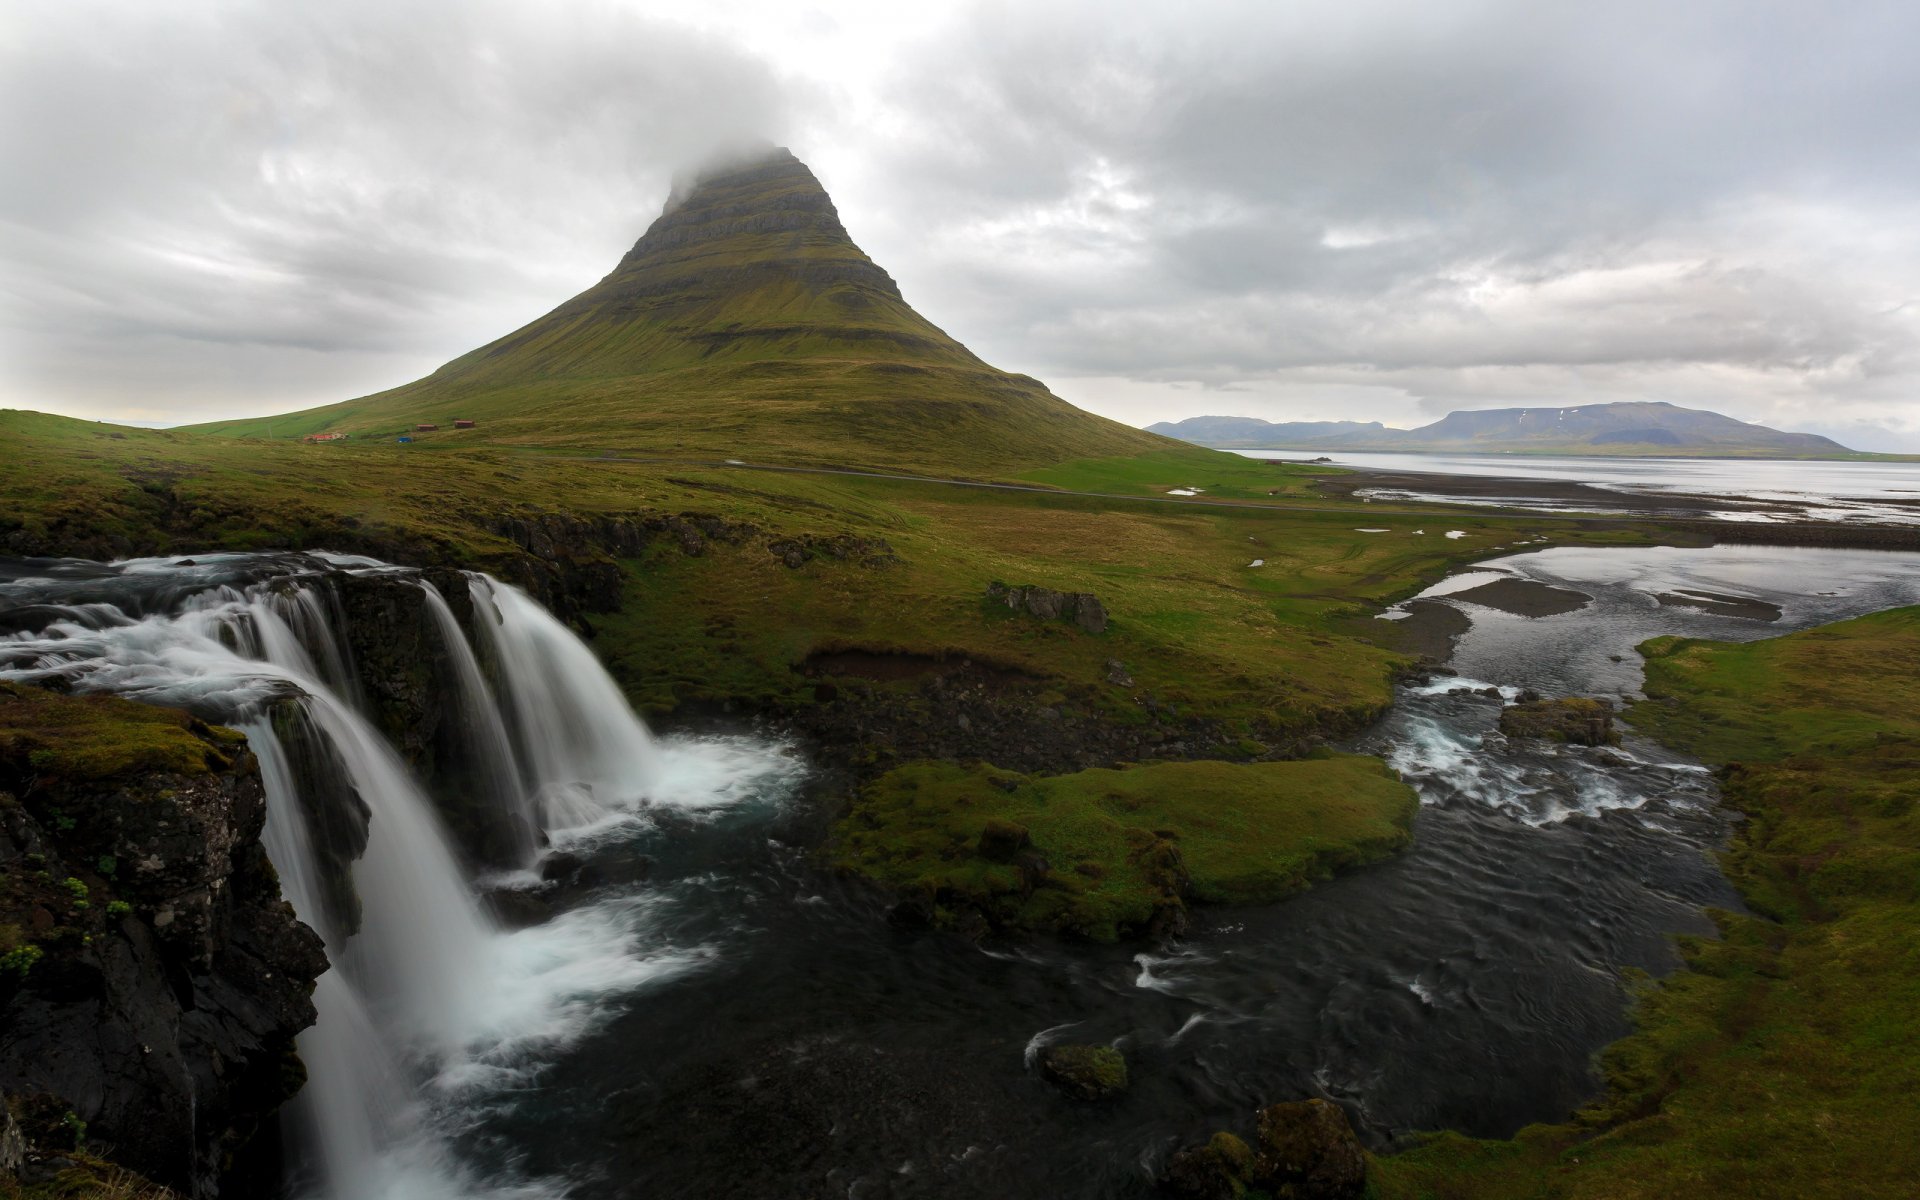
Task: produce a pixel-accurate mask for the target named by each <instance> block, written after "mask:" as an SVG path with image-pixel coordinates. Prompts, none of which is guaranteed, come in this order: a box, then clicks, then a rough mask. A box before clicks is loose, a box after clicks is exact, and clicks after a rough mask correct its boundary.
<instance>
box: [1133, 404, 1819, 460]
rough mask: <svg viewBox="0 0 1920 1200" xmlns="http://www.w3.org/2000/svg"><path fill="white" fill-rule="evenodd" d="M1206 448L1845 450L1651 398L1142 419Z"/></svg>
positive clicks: (1627, 452)
mask: <svg viewBox="0 0 1920 1200" xmlns="http://www.w3.org/2000/svg"><path fill="white" fill-rule="evenodd" d="M1150 428H1151V430H1152V431H1153V432H1155V433H1164V434H1166V435H1167V436H1169V437H1176V438H1180V439H1181V440H1183V441H1190V442H1200V443H1203V444H1205V445H1209V446H1237V447H1242V448H1254V447H1273V448H1275V449H1281V448H1289V447H1291V448H1298V449H1314V450H1412V451H1423V450H1425V451H1441V450H1450V451H1456V452H1458V451H1473V452H1495V453H1515V452H1518V453H1534V454H1607V455H1621V456H1631V455H1646V456H1653V455H1708V456H1714V455H1718V456H1737V457H1754V458H1796V457H1799V458H1822V457H1828V456H1832V455H1844V454H1852V453H1853V451H1851V450H1849V449H1847V447H1845V446H1842V445H1841V444H1840V443H1839V442H1836V441H1833V440H1832V439H1830V438H1824V437H1821V436H1820V435H1818V434H1813V433H1786V432H1783V431H1782V430H1778V429H1769V428H1768V427H1766V426H1765V425H1754V424H1750V423H1748V422H1746V421H1736V420H1735V419H1733V418H1732V417H1728V416H1723V415H1721V414H1720V413H1716V412H1708V411H1706V410H1705V409H1699V408H1681V407H1680V406H1678V405H1675V404H1665V403H1660V402H1654V401H1643V402H1624V403H1617V404H1583V405H1579V406H1577V407H1573V408H1489V409H1471V410H1465V411H1461V412H1451V413H1448V414H1447V415H1446V416H1444V417H1442V418H1441V419H1440V420H1438V421H1435V422H1434V423H1433V424H1431V425H1422V426H1421V427H1420V428H1418V429H1393V428H1390V427H1386V426H1382V425H1380V424H1378V423H1375V422H1367V423H1364V424H1363V423H1361V422H1358V421H1293V422H1286V423H1281V424H1275V423H1272V422H1268V421H1260V420H1256V419H1254V418H1252V417H1189V418H1187V419H1186V420H1184V421H1179V422H1175V423H1168V422H1161V423H1160V424H1158V425H1154V426H1151V427H1150Z"/></svg>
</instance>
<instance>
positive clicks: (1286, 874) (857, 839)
mask: <svg viewBox="0 0 1920 1200" xmlns="http://www.w3.org/2000/svg"><path fill="white" fill-rule="evenodd" d="M1417 804H1418V802H1417V800H1416V799H1415V797H1414V794H1413V791H1412V789H1410V788H1408V787H1407V786H1406V785H1405V784H1403V783H1401V782H1400V781H1399V780H1398V779H1397V778H1396V777H1395V776H1394V775H1393V773H1392V772H1391V771H1389V770H1388V769H1387V768H1386V765H1385V764H1383V763H1382V762H1380V761H1379V760H1378V759H1374V758H1365V757H1360V756H1357V755H1337V756H1333V757H1328V758H1318V759H1306V760H1300V761H1294V762H1261V763H1226V762H1184V763H1162V764H1156V765H1152V766H1144V767H1135V768H1131V769H1125V770H1089V771H1080V772H1077V773H1075V774H1071V775H1058V776H1051V777H1032V776H1025V775H1018V774H1014V773H1012V772H1007V771H1000V770H996V769H994V768H991V767H985V766H972V767H962V766H956V765H953V764H950V763H915V764H912V765H909V766H905V767H901V768H899V769H897V770H894V771H891V772H889V773H887V774H886V775H884V776H882V777H881V778H880V779H878V780H876V781H875V782H873V783H872V784H870V785H869V786H868V787H866V788H865V789H864V790H863V791H862V792H861V793H860V795H859V797H858V799H857V800H856V801H855V804H854V806H853V809H852V811H851V812H849V813H848V814H847V815H846V816H845V817H844V818H843V819H842V820H841V822H840V824H839V825H838V827H837V828H836V836H835V841H834V845H833V856H834V861H835V863H836V864H837V865H838V866H840V867H841V868H843V869H846V870H850V871H853V872H856V873H858V874H860V875H863V876H866V877H868V878H870V879H873V880H875V881H877V882H879V883H881V884H884V885H886V886H887V887H889V888H891V889H894V890H897V891H899V892H902V893H905V894H907V895H909V896H911V897H915V898H917V899H919V900H920V901H922V902H923V903H924V905H925V906H926V907H925V911H926V912H927V914H928V915H929V916H930V917H931V918H932V919H933V921H934V923H935V924H936V925H954V924H956V923H964V922H966V921H970V920H973V919H975V917H974V915H975V914H978V915H979V916H982V917H984V918H985V919H986V920H987V922H988V923H989V924H990V925H992V926H994V927H996V928H1003V929H1021V930H1033V929H1049V930H1060V931H1063V932H1068V933H1072V934H1076V935H1079V936H1082V937H1088V938H1093V939H1096V940H1100V941H1112V940H1113V939H1115V938H1117V937H1119V936H1120V935H1121V934H1123V933H1125V932H1128V931H1131V930H1138V929H1141V928H1145V927H1147V926H1148V925H1150V924H1152V923H1154V922H1156V921H1161V920H1164V919H1166V914H1167V913H1169V912H1177V911H1179V908H1180V906H1181V905H1182V903H1183V902H1184V901H1185V900H1187V899H1192V900H1198V901H1203V902H1214V903H1256V902H1260V901H1268V900H1277V899H1280V898H1282V897H1284V896H1288V895H1291V894H1292V893H1294V892H1297V891H1300V890H1301V889H1303V888H1305V887H1307V886H1308V885H1310V884H1312V883H1314V882H1316V881H1318V880H1321V879H1325V878H1327V877H1328V876H1329V875H1331V874H1332V873H1333V872H1334V871H1335V870H1338V869H1340V868H1343V867H1351V866H1357V865H1360V864H1363V863H1368V862H1373V861H1376V860H1378V859H1381V858H1384V857H1386V856H1387V855H1389V854H1392V853H1394V852H1395V851H1397V850H1399V849H1400V848H1402V847H1403V846H1405V845H1406V843H1407V840H1408V837H1409V834H1408V825H1409V823H1410V821H1411V820H1412V817H1413V812H1414V809H1415V808H1416V807H1417Z"/></svg>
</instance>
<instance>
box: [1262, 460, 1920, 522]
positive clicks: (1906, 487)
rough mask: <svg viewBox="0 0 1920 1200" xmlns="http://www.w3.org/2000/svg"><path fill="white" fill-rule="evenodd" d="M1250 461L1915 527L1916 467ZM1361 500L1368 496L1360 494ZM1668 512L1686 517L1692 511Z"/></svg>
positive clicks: (1405, 493)
mask: <svg viewBox="0 0 1920 1200" xmlns="http://www.w3.org/2000/svg"><path fill="white" fill-rule="evenodd" d="M1234 453H1237V454H1242V455H1245V456H1247V457H1249V458H1260V459H1271V458H1285V459H1293V460H1301V459H1306V458H1312V457H1316V456H1318V455H1320V454H1322V453H1324V454H1325V455H1326V457H1327V458H1328V459H1330V460H1331V461H1332V462H1333V464H1334V465H1336V466H1342V467H1351V468H1353V469H1355V470H1360V471H1383V472H1393V473H1402V472H1404V473H1415V474H1430V475H1466V476H1478V477H1493V478H1505V479H1513V480H1532V481H1536V482H1539V483H1542V484H1586V485H1588V486H1591V487H1594V488H1598V489H1601V490H1602V491H1612V492H1617V493H1622V494H1632V495H1638V496H1645V497H1651V498H1653V499H1656V500H1658V499H1659V498H1661V497H1674V498H1676V500H1677V498H1679V497H1696V496H1697V497H1707V498H1709V499H1712V500H1717V501H1718V502H1719V503H1718V504H1717V505H1716V506H1715V509H1714V511H1712V512H1710V513H1704V514H1699V515H1711V516H1713V517H1716V518H1719V519H1722V520H1747V521H1778V520H1820V521H1860V522H1866V523H1873V524H1895V525H1920V462H1873V461H1862V462H1853V461H1805V460H1799V459H1792V460H1789V459H1763V458H1626V457H1597V456H1586V457H1583V456H1579V455H1544V454H1390V453H1381V452H1371V451H1347V450H1328V451H1315V450H1285V451H1276V450H1236V451H1234ZM1361 494H1367V493H1364V492H1363V493H1361ZM1372 494H1373V495H1375V496H1376V497H1377V498H1379V499H1403V500H1443V501H1446V502H1448V503H1454V504H1461V503H1468V504H1473V503H1480V504H1486V503H1496V502H1495V501H1491V500H1487V499H1475V498H1471V497H1461V496H1452V495H1446V494H1444V489H1436V490H1435V491H1431V492H1428V491H1422V490H1421V489H1420V488H1418V487H1417V486H1415V487H1396V488H1393V489H1387V490H1379V491H1375V492H1373V493H1372ZM1497 503H1499V504H1502V505H1511V506H1515V507H1523V508H1536V509H1541V510H1543V511H1601V510H1604V509H1605V503H1604V501H1601V502H1600V503H1598V504H1593V503H1589V502H1586V501H1579V502H1574V501H1570V500H1568V499H1567V498H1566V497H1564V496H1562V495H1559V494H1556V493H1555V492H1554V491H1553V490H1551V489H1550V488H1548V489H1543V490H1542V492H1541V494H1539V495H1536V496H1529V495H1527V494H1526V491H1525V488H1524V487H1521V488H1517V489H1516V490H1515V494H1514V495H1512V496H1505V497H1501V498H1500V499H1499V500H1498V501H1497ZM1676 511H1685V512H1687V513H1688V514H1690V515H1692V514H1694V513H1695V512H1696V511H1697V506H1696V505H1691V504H1689V505H1686V506H1685V507H1684V509H1683V508H1682V507H1681V506H1680V505H1678V504H1677V503H1676Z"/></svg>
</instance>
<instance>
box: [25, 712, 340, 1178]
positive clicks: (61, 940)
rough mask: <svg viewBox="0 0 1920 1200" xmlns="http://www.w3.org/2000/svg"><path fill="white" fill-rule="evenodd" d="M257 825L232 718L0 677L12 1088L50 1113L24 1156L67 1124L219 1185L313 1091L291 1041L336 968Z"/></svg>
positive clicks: (141, 1163) (253, 777)
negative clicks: (287, 1107)
mask: <svg viewBox="0 0 1920 1200" xmlns="http://www.w3.org/2000/svg"><path fill="white" fill-rule="evenodd" d="M265 820H266V800H265V793H264V791H263V789H262V786H261V782H260V778H259V773H258V770H257V767H256V764H255V762H254V760H253V757H252V755H251V754H249V753H248V751H247V748H246V745H245V742H244V741H243V740H242V739H241V738H240V737H239V735H238V734H235V733H233V732H231V731H228V730H221V729H216V728H212V727H209V726H206V725H204V724H202V723H200V722H199V721H197V720H195V719H193V718H192V717H190V716H188V715H186V714H184V713H179V712H174V711H172V710H168V709H158V708H151V707H147V706H144V705H138V704H134V703H132V702H129V701H123V700H118V699H113V698H109V697H91V696H90V697H71V696H59V695H55V694H53V693H50V692H44V691H41V690H39V689H36V688H29V687H21V686H18V685H11V684H0V943H3V944H0V964H4V965H3V966H0V1089H4V1091H5V1092H6V1093H7V1094H8V1095H9V1096H10V1097H12V1098H13V1099H14V1102H15V1103H16V1104H17V1105H20V1106H22V1108H23V1110H24V1111H28V1112H30V1113H33V1114H38V1115H39V1116H40V1117H43V1118H46V1119H45V1120H42V1121H41V1122H40V1123H39V1127H38V1128H40V1130H41V1135H42V1136H39V1137H37V1136H36V1128H37V1127H36V1125H35V1123H34V1122H33V1121H32V1120H29V1121H27V1122H24V1123H23V1127H24V1129H25V1133H26V1136H27V1139H28V1141H29V1142H31V1143H33V1144H32V1145H30V1146H29V1147H28V1148H27V1151H26V1153H27V1156H28V1158H29V1159H31V1158H32V1157H33V1156H34V1155H35V1153H36V1150H38V1149H39V1148H40V1147H41V1144H42V1142H43V1140H44V1139H45V1137H46V1136H47V1131H52V1132H53V1133H54V1134H58V1133H59V1131H60V1130H65V1131H66V1134H64V1135H61V1136H63V1137H64V1138H65V1139H66V1140H67V1141H69V1142H71V1143H76V1144H77V1143H78V1142H79V1141H80V1140H81V1139H83V1138H84V1141H85V1143H86V1145H87V1146H88V1148H90V1149H93V1150H95V1151H96V1152H102V1153H105V1154H106V1155H107V1156H109V1157H111V1159H112V1160H113V1161H114V1162H116V1163H119V1164H121V1165H123V1166H125V1167H127V1168H129V1169H131V1170H133V1171H136V1172H138V1173H139V1174H141V1175H144V1176H146V1177H148V1178H151V1179H153V1180H155V1181H158V1182H160V1183H163V1184H166V1185H168V1186H171V1187H174V1188H176V1189H178V1190H179V1191H181V1192H183V1193H185V1194H187V1195H189V1196H193V1197H210V1196H215V1195H219V1194H221V1191H222V1184H223V1179H224V1178H225V1177H227V1176H228V1175H229V1174H230V1171H231V1169H232V1164H233V1162H234V1160H235V1158H236V1156H237V1155H241V1156H243V1151H244V1150H245V1148H246V1147H247V1145H248V1143H249V1142H250V1141H251V1140H252V1139H253V1138H254V1136H255V1135H256V1134H257V1133H259V1132H260V1131H261V1130H262V1129H263V1128H264V1127H267V1126H268V1123H269V1122H270V1121H271V1120H272V1117H273V1114H274V1113H275V1111H276V1110H277V1109H278V1108H279V1106H280V1105H281V1104H282V1103H283V1102H284V1101H285V1100H286V1099H287V1098H288V1097H290V1096H291V1095H292V1094H293V1093H294V1092H295V1091H296V1090H297V1089H298V1088H299V1087H300V1085H301V1083H302V1081H303V1080H304V1077H305V1073H304V1070H303V1069H302V1067H301V1064H300V1061H299V1059H298V1057H297V1056H296V1055H295V1053H294V1036H295V1035H296V1034H297V1033H298V1032H299V1031H300V1030H302V1029H304V1028H305V1027H306V1026H308V1025H310V1024H311V1023H312V1022H313V1019H314V1008H313V1002H312V990H313V985H314V981H315V979H317V978H318V976H319V975H320V974H321V973H322V972H323V971H324V970H325V969H326V965H327V964H326V959H325V956H324V954H323V952H322V948H321V945H320V939H319V938H318V937H317V936H316V935H315V934H314V933H313V932H312V931H311V930H309V929H308V928H307V927H306V926H304V925H302V924H301V923H300V922H299V921H298V920H297V919H296V918H295V916H294V913H293V910H292V908H291V906H289V905H288V904H287V903H286V902H285V901H284V900H282V899H281V896H280V887H279V880H278V877H277V876H276V875H275V873H274V870H273V866H272V864H271V863H270V862H268V860H267V856H266V851H265V849H264V848H263V847H262V846H261V844H260V834H261V831H262V828H263V826H264V823H265ZM49 1114H51V1115H49ZM73 1148H75V1146H74V1145H66V1146H60V1145H55V1146H51V1147H48V1148H47V1149H49V1150H52V1151H60V1150H68V1149H73ZM228 1194H232V1192H231V1191H230V1192H229V1193H228Z"/></svg>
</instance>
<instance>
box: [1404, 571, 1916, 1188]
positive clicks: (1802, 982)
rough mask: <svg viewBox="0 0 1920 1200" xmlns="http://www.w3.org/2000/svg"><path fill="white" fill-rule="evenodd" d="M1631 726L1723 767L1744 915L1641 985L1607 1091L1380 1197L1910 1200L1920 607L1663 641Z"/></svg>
mask: <svg viewBox="0 0 1920 1200" xmlns="http://www.w3.org/2000/svg"><path fill="white" fill-rule="evenodd" d="M1641 649H1642V653H1643V654H1645V655H1646V656H1647V659H1648V662H1647V693H1648V695H1649V697H1650V699H1648V700H1647V701H1645V702H1643V703H1641V704H1638V705H1636V706H1635V707H1634V708H1633V709H1632V710H1631V712H1630V713H1629V714H1628V715H1629V719H1630V720H1631V721H1632V722H1633V723H1634V724H1635V725H1636V726H1638V727H1639V728H1641V729H1643V730H1645V731H1646V732H1648V733H1651V734H1653V735H1654V736H1656V737H1658V738H1660V739H1661V740H1662V741H1664V742H1666V743H1668V744H1669V745H1672V746H1675V747H1677V748H1680V749H1683V750H1686V751H1688V752H1690V753H1693V754H1697V755H1699V756H1700V757H1702V758H1704V759H1707V760H1708V761H1710V762H1714V763H1717V764H1720V765H1722V766H1723V768H1724V771H1723V780H1724V793H1725V803H1726V804H1727V805H1728V806H1729V807H1732V808H1735V809H1738V810H1740V811H1741V812H1743V813H1745V814H1746V815H1747V823H1746V825H1745V827H1744V828H1743V830H1742V831H1741V834H1740V835H1739V837H1738V839H1737V841H1736V843H1735V845H1734V847H1733V848H1732V850H1731V851H1730V852H1729V853H1728V854H1727V856H1726V858H1725V860H1724V864H1725V868H1726V871H1727V875H1728V877H1729V878H1730V879H1731V880H1732V881H1733V882H1734V883H1735V884H1736V885H1737V886H1738V887H1739V889H1740V892H1741V895H1742V896H1743V897H1744V898H1745V899H1746V902H1747V904H1748V905H1749V906H1750V907H1751V908H1752V909H1753V911H1754V914H1755V915H1753V916H1737V915H1733V914H1721V915H1719V921H1720V925H1721V928H1722V931H1723V934H1724V936H1723V938H1722V939H1721V940H1719V941H1709V940H1703V939H1690V940H1689V941H1688V942H1687V944H1686V947H1685V949H1686V952H1687V957H1688V963H1689V966H1690V968H1691V969H1690V970H1688V971H1685V972H1682V973H1680V974H1678V975H1675V976H1673V977H1672V978H1670V979H1668V980H1666V981H1665V982H1664V983H1662V984H1660V985H1659V986H1657V987H1649V988H1648V989H1647V991H1646V992H1645V994H1644V997H1643V999H1642V1001H1641V1004H1640V1008H1639V1012H1638V1014H1637V1017H1638V1026H1639V1028H1638V1032H1636V1033H1635V1034H1634V1035H1632V1036H1631V1037H1629V1038H1627V1039H1626V1040H1624V1041H1622V1042H1620V1043H1618V1044H1616V1045H1615V1046H1613V1047H1611V1048H1610V1049H1609V1050H1608V1051H1607V1053H1606V1056H1605V1066H1606V1069H1607V1076H1608V1080H1609V1089H1608V1092H1607V1094H1606V1095H1605V1097H1603V1098H1602V1099H1601V1100H1600V1101H1599V1102H1598V1103H1597V1104H1595V1105H1594V1107H1593V1108H1592V1109H1591V1110H1589V1111H1587V1112H1584V1113H1582V1114H1581V1115H1580V1117H1579V1118H1578V1119H1577V1120H1576V1122H1575V1123H1573V1124H1571V1125H1566V1126H1552V1127H1535V1128H1533V1129H1529V1130H1526V1131H1524V1132H1523V1133H1522V1134H1521V1135H1520V1137H1519V1138H1517V1139H1516V1140H1514V1141H1512V1142H1475V1141H1470V1140H1467V1139H1463V1138H1457V1137H1446V1138H1443V1139H1440V1140H1439V1141H1437V1142H1434V1143H1432V1144H1430V1145H1428V1146H1426V1147H1424V1148H1422V1149H1419V1150H1415V1151H1412V1152H1409V1153H1407V1154H1403V1155H1400V1156H1398V1157H1395V1158H1390V1159H1383V1160H1381V1161H1380V1162H1379V1163H1378V1164H1377V1165H1378V1167H1379V1186H1378V1193H1379V1195H1380V1196H1381V1197H1383V1198H1389V1197H1436V1198H1439V1197H1486V1198H1489V1200H1498V1198H1501V1197H1530V1198H1531V1197H1571V1198H1579V1200H1601V1198H1605V1200H1615V1198H1621V1200H1624V1198H1628V1197H1634V1198H1639V1197H1645V1198H1648V1200H1653V1198H1655V1197H1660V1198H1666V1197H1677V1196H1729V1197H1731V1196H1740V1197H1779V1198H1781V1200H1787V1198H1793V1200H1801V1198H1818V1197H1833V1198H1835V1200H1839V1198H1842V1197H1845V1198H1847V1200H1855V1198H1859V1197H1887V1198H1889V1200H1892V1198H1895V1197H1899V1198H1902V1200H1904V1198H1905V1197H1910V1196H1912V1195H1914V1189H1915V1181H1916V1180H1920V1105H1916V1104H1915V1102H1914V1098H1915V1097H1916V1096H1920V608H1907V609H1898V610H1894V611H1891V612H1884V613H1878V614H1875V615H1873V616H1868V617H1862V618H1859V619H1857V620H1853V621H1846V622H1842V623H1840V624H1837V625H1830V626H1826V627H1823V628H1820V629H1812V630H1807V631H1805V632H1801V633H1795V634H1791V635H1788V636H1786V637H1782V638H1777V639H1773V640H1769V641H1761V642H1751V643H1746V644H1741V645H1728V644H1722V643H1714V642H1701V641H1694V640H1689V639H1681V638H1660V639H1656V640H1654V641H1651V642H1648V643H1647V644H1646V645H1645V646H1643V647H1642V648H1641Z"/></svg>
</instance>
